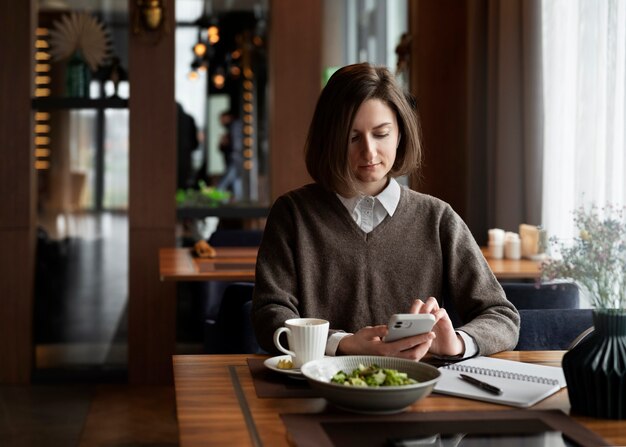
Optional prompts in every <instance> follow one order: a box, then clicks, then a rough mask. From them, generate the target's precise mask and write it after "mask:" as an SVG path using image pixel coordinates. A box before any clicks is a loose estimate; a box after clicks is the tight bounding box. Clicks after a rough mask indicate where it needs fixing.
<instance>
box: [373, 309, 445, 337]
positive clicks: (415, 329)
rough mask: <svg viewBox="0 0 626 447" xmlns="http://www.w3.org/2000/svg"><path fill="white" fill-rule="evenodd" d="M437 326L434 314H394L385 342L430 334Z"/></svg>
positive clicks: (390, 320) (388, 325) (388, 326)
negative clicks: (435, 325)
mask: <svg viewBox="0 0 626 447" xmlns="http://www.w3.org/2000/svg"><path fill="white" fill-rule="evenodd" d="M434 324H435V316H434V315H433V314H394V315H392V316H391V318H390V319H389V323H388V324H387V329H389V332H387V335H386V336H385V338H384V339H383V341H386V342H389V341H395V340H399V339H401V338H405V337H411V336H413V335H418V334H424V333H426V332H430V331H431V330H432V329H433V326H434Z"/></svg>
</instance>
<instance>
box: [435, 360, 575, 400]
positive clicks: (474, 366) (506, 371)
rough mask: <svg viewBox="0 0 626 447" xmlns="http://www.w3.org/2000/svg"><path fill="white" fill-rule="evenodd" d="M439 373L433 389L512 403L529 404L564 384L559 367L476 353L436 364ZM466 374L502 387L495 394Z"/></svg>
mask: <svg viewBox="0 0 626 447" xmlns="http://www.w3.org/2000/svg"><path fill="white" fill-rule="evenodd" d="M439 371H440V372H441V377H440V378H439V381H438V382H437V385H435V389H434V390H433V391H434V392H435V393H441V394H450V395H452V396H458V397H466V398H468V399H476V400H483V401H486V402H493V403H497V404H502V405H511V406H514V407H522V408H526V407H530V406H532V405H535V404H536V403H537V402H539V401H540V400H543V399H545V398H546V397H548V396H550V395H552V394H554V393H556V392H557V391H559V390H560V389H561V388H564V387H565V386H566V384H565V376H564V375H563V369H562V368H560V367H555V366H545V365H534V364H530V363H522V362H515V361H512V360H503V359H497V358H491V357H476V358H471V359H468V360H464V361H462V362H459V363H454V364H451V365H446V366H442V367H440V368H439ZM460 374H466V375H469V376H471V377H474V378H476V379H478V380H481V381H483V382H486V383H488V384H489V385H493V386H495V387H498V388H500V389H501V390H502V394H501V395H495V394H492V393H489V392H488V391H485V390H482V389H480V388H478V387H476V386H475V385H472V384H470V383H468V382H466V381H464V380H461V378H460Z"/></svg>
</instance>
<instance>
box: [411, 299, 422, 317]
mask: <svg viewBox="0 0 626 447" xmlns="http://www.w3.org/2000/svg"><path fill="white" fill-rule="evenodd" d="M423 305H424V302H423V301H422V300H420V299H419V298H417V299H416V300H414V301H413V304H411V310H410V311H409V313H412V314H418V313H420V309H421V308H422V306H423Z"/></svg>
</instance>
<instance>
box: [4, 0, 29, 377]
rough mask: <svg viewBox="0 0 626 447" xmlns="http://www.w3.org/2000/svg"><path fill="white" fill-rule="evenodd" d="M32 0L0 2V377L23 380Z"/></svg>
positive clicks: (26, 324)
mask: <svg viewBox="0 0 626 447" xmlns="http://www.w3.org/2000/svg"><path fill="white" fill-rule="evenodd" d="M34 11H35V6H34V1H32V0H24V1H19V2H15V1H4V2H0V17H4V18H10V19H9V20H3V25H2V26H0V54H1V55H2V69H0V160H2V161H0V383H28V382H29V381H30V376H31V369H32V365H33V352H34V351H33V346H32V318H33V312H32V309H33V284H34V263H35V219H36V214H35V194H36V188H35V171H34V167H33V162H34V157H33V144H32V135H33V119H32V112H31V107H30V98H31V94H32V86H33V83H32V79H33V78H32V77H33V65H32V64H33V60H34V49H35V45H34V37H35V35H34V29H35V28H34V26H35V25H34V24H35V14H34Z"/></svg>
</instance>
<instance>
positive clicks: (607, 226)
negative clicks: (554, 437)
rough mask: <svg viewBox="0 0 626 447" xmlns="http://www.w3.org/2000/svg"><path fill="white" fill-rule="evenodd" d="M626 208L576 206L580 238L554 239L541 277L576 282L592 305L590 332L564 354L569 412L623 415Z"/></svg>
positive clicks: (625, 410)
mask: <svg viewBox="0 0 626 447" xmlns="http://www.w3.org/2000/svg"><path fill="white" fill-rule="evenodd" d="M625 212H626V209H625V208H616V207H613V206H610V205H608V206H606V207H605V208H603V209H599V208H598V207H597V206H591V207H590V208H589V209H585V208H584V207H581V208H578V209H577V210H576V211H575V212H574V223H575V225H576V227H577V229H578V231H579V233H578V236H577V237H575V238H574V239H573V240H570V241H559V240H558V239H555V238H553V239H552V241H551V242H552V248H553V255H554V256H553V257H552V258H551V259H549V260H547V261H544V263H543V264H542V279H547V280H554V279H556V278H564V279H565V278H566V279H570V280H573V281H575V282H576V284H578V286H579V288H580V289H581V292H583V293H584V294H586V296H587V297H588V298H589V301H590V303H591V306H592V307H593V322H594V332H593V333H592V334H591V335H590V336H588V337H587V338H585V339H583V340H582V341H581V342H580V343H579V344H578V345H576V346H575V347H574V348H572V349H571V350H570V351H568V352H567V353H566V354H565V355H564V357H563V372H564V374H565V379H566V381H567V386H568V394H569V399H570V404H571V408H572V411H573V412H575V413H579V414H584V415H587V416H593V417H601V418H609V419H625V418H626V383H625V379H626V214H625Z"/></svg>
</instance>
